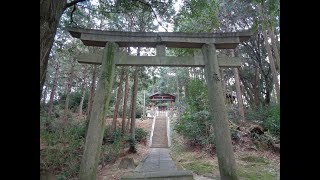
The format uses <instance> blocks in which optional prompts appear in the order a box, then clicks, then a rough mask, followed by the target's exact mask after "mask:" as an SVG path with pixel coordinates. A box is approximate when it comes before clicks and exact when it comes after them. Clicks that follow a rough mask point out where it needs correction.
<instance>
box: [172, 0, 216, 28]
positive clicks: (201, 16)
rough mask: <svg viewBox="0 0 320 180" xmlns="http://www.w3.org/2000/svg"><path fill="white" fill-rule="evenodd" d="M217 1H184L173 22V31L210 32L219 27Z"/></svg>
mask: <svg viewBox="0 0 320 180" xmlns="http://www.w3.org/2000/svg"><path fill="white" fill-rule="evenodd" d="M218 10H219V3H218V2H217V1H207V0H191V1H184V4H183V6H182V7H181V10H180V12H179V13H178V14H177V16H176V17H175V20H174V25H175V26H174V31H180V32H211V31H212V29H213V28H214V27H218V26H219V22H218V19H217V13H218Z"/></svg>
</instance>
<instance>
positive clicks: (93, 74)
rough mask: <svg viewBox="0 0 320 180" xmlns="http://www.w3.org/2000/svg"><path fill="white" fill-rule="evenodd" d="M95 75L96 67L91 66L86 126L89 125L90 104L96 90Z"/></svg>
mask: <svg viewBox="0 0 320 180" xmlns="http://www.w3.org/2000/svg"><path fill="white" fill-rule="evenodd" d="M96 74H97V65H93V73H92V81H91V87H90V94H89V100H88V110H87V120H86V122H87V125H88V123H89V119H90V115H91V111H92V104H93V99H94V92H95V89H96Z"/></svg>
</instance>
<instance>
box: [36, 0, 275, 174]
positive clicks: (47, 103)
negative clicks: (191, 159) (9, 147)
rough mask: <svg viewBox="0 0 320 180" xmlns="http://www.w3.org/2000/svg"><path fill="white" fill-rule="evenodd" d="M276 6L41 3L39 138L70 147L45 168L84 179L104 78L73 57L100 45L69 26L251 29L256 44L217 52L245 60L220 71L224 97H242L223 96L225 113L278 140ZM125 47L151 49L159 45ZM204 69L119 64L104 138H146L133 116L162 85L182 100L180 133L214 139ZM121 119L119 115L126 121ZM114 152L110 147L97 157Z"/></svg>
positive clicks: (47, 157) (187, 1)
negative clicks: (82, 166) (84, 157)
mask: <svg viewBox="0 0 320 180" xmlns="http://www.w3.org/2000/svg"><path fill="white" fill-rule="evenodd" d="M176 3H180V4H178V5H177V4H176ZM279 6H280V4H279V0H243V1H230V0H219V1H215V0H181V1H173V0H164V1H153V0H133V1H126V0H95V1H93V0H90V1H89V0H87V1H86V0H75V1H65V0H40V76H41V77H40V107H41V108H40V136H41V139H45V141H46V142H47V144H48V146H51V147H54V146H56V145H57V144H63V145H65V144H68V146H67V148H64V150H63V151H55V149H54V148H52V149H50V148H46V149H45V150H42V151H41V154H40V169H41V170H52V171H54V172H56V174H59V178H60V179H70V178H71V177H76V176H78V173H79V169H80V162H81V156H80V155H82V154H83V145H84V140H85V137H86V131H87V128H88V122H89V120H90V114H91V112H92V107H93V100H94V96H95V90H96V88H97V82H98V81H99V78H100V77H99V73H100V72H101V69H100V66H99V65H89V64H79V63H78V62H77V59H76V57H77V56H78V55H81V54H86V53H98V52H101V51H102V50H103V49H102V48H98V47H88V46H84V45H83V43H82V42H81V41H80V40H79V39H76V38H72V37H71V35H70V34H69V32H67V31H66V30H65V29H64V28H65V27H67V26H73V27H83V28H89V29H101V30H109V31H111V30H113V31H134V32H157V31H159V30H162V31H173V32H212V33H215V32H238V31H245V30H251V31H252V32H253V35H252V37H251V38H250V40H249V41H247V42H244V43H241V44H239V46H238V47H237V48H236V49H235V50H218V56H233V57H240V58H241V61H242V63H241V67H240V68H224V69H221V71H220V73H221V75H222V80H223V81H222V87H223V91H224V93H225V94H228V95H231V96H235V97H236V98H235V99H234V100H232V102H231V103H228V102H229V101H226V102H227V103H226V107H227V110H228V117H229V120H230V121H232V123H236V124H240V123H244V122H255V123H257V124H259V125H260V126H261V127H263V128H264V129H266V130H268V132H269V133H270V134H271V135H272V136H274V137H276V138H277V140H279V141H280V26H279V16H280V7H279ZM177 7H179V8H177ZM120 50H121V51H124V52H127V53H128V54H130V55H134V56H140V55H141V56H144V55H149V56H151V55H155V50H154V48H136V47H129V48H120ZM195 51H199V50H195V49H170V48H168V49H167V55H170V56H191V55H193V54H194V53H197V52H195ZM204 74H205V73H204V68H200V67H199V68H194V67H171V68H170V67H130V66H128V67H116V69H115V78H114V83H113V86H112V92H111V96H110V105H109V109H107V112H106V116H107V117H109V118H112V119H113V123H112V125H111V126H110V127H106V132H105V137H104V139H108V138H111V139H112V141H113V142H114V144H113V146H112V147H114V148H116V147H118V146H117V144H116V143H117V142H119V141H123V140H125V139H126V138H129V142H130V146H131V147H130V149H131V151H132V152H135V151H136V150H135V147H134V144H135V141H136V140H137V137H138V136H140V135H141V133H142V134H143V132H141V131H140V130H137V129H136V128H135V126H134V123H135V119H136V118H141V117H142V115H143V114H145V107H144V106H143V105H144V100H145V103H146V106H151V101H150V100H149V99H148V98H147V97H149V96H150V95H151V94H153V93H154V92H157V91H159V92H165V93H170V94H173V95H175V96H176V102H175V104H174V105H175V107H176V113H177V114H178V115H179V120H178V122H177V125H176V127H175V130H176V131H177V132H178V133H180V134H182V135H183V136H185V137H186V138H188V139H189V140H190V142H192V143H193V144H194V145H199V146H203V147H204V146H209V145H212V144H214V143H213V142H212V136H213V133H212V126H211V125H212V117H211V115H210V113H209V110H208V106H209V104H208V103H209V102H208V92H207V85H206V84H207V83H206V80H205V75H204ZM144 93H145V97H146V99H144ZM143 111H144V112H143ZM117 118H122V126H121V127H118V126H117V123H116V119H117ZM191 127H192V128H191ZM121 134H122V135H125V134H126V135H128V137H124V136H121ZM130 134H131V137H130ZM112 156H113V155H112V154H111V151H110V156H108V157H102V158H101V163H102V162H104V160H103V159H108V158H109V160H110V159H112ZM61 157H65V158H61Z"/></svg>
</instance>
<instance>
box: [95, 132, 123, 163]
mask: <svg viewBox="0 0 320 180" xmlns="http://www.w3.org/2000/svg"><path fill="white" fill-rule="evenodd" d="M108 130H109V129H108V128H107V129H106V130H105V136H104V138H108V137H110V136H108V135H109V134H110V133H108V132H109V131H108ZM106 136H107V137H106ZM127 139H128V136H125V135H123V134H122V133H121V129H120V128H118V129H116V131H114V132H113V133H112V134H111V141H112V143H107V144H105V145H103V146H102V152H103V157H102V159H101V160H102V161H103V162H104V163H109V162H113V161H115V160H116V159H117V158H118V156H119V154H120V151H121V150H122V149H123V148H124V147H125V142H126V141H127Z"/></svg>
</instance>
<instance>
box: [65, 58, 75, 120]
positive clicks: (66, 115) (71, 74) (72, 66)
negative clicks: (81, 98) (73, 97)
mask: <svg viewBox="0 0 320 180" xmlns="http://www.w3.org/2000/svg"><path fill="white" fill-rule="evenodd" d="M73 72H74V63H72V64H71V69H70V75H69V77H68V80H67V87H66V102H65V106H64V116H63V122H64V125H66V124H67V121H68V114H69V99H70V92H71V87H72V80H73Z"/></svg>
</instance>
